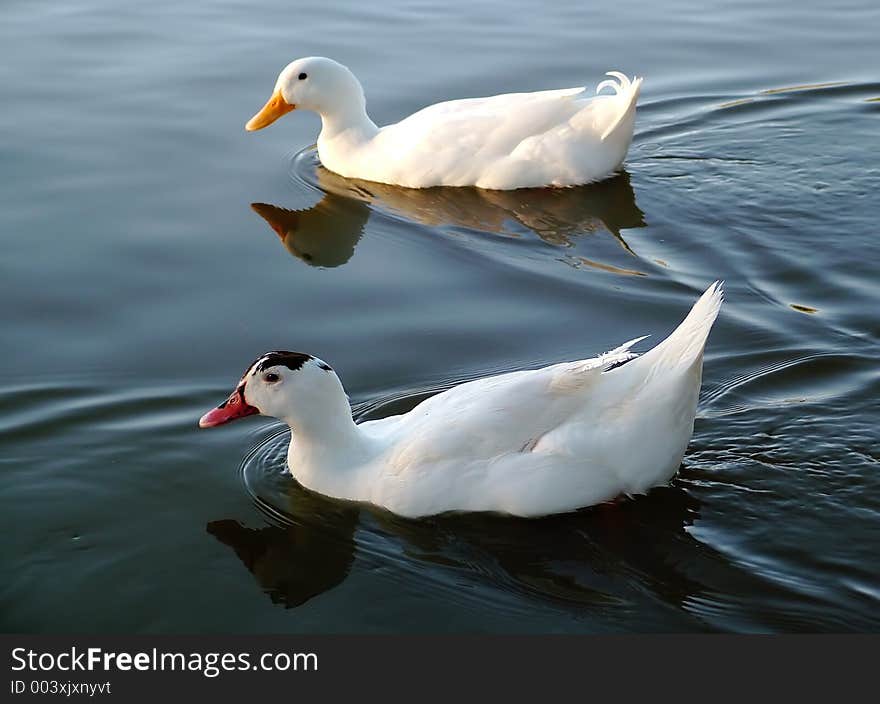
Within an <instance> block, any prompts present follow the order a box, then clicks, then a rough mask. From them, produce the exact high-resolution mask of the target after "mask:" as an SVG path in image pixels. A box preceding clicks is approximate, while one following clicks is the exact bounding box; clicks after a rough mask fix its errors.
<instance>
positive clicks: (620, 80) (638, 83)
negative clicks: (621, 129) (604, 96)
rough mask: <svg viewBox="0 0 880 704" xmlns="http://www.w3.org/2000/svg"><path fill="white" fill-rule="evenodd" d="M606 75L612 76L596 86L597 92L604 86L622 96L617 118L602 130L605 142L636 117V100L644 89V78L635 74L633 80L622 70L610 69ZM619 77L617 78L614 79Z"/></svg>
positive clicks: (619, 96)
mask: <svg viewBox="0 0 880 704" xmlns="http://www.w3.org/2000/svg"><path fill="white" fill-rule="evenodd" d="M605 75H606V76H611V78H609V79H606V80H604V81H602V82H601V83H600V84H599V85H598V86H596V93H597V94H598V93H600V92H601V91H602V89H603V88H612V89H613V90H614V93H615V95H616V96H618V98H620V103H621V105H620V111H619V112H618V113H617V115H616V116H615V118H614V119H613V120H612V121H611V122H610V123H609V124H608V126H607V127H606V128H605V130H604V131H603V132H602V141H603V142H604V141H605V140H606V139H607V138H608V136H609V135H611V134H612V133H613V132H614V131H615V130H616V129H617V128H618V126H619V125H620V124H621V123H622V122H624V121H626V120H628V119H630V118H634V116H635V111H636V101H637V100H638V98H639V92H640V91H641V89H642V80H643V79H642V78H640V77H639V76H634V77H633V78H632V80H630V78H629V77H627V76H626V75H625V74H623V73H621V72H620V71H608V73H606V74H605ZM612 79H617V80H612Z"/></svg>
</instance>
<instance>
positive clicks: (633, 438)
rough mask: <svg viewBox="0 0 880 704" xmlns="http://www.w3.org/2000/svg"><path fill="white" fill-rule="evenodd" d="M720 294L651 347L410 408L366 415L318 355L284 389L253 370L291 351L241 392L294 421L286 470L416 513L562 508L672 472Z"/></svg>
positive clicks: (708, 295)
mask: <svg viewBox="0 0 880 704" xmlns="http://www.w3.org/2000/svg"><path fill="white" fill-rule="evenodd" d="M721 300H722V297H721V288H720V285H718V284H713V285H712V286H711V287H710V288H709V289H708V290H707V291H706V292H705V293H704V294H703V296H702V297H701V298H700V300H699V301H698V302H697V303H696V304H695V305H694V307H693V309H692V310H691V312H690V314H689V315H688V316H687V318H686V319H685V320H684V322H683V323H682V324H681V325H680V326H679V327H678V328H677V329H676V330H675V331H674V332H673V333H672V335H670V336H669V337H668V338H667V339H666V340H665V341H664V342H662V343H661V344H659V345H658V346H656V347H655V348H653V349H652V350H650V351H649V352H647V353H645V354H644V355H642V356H637V355H635V354H634V353H632V352H630V351H629V349H630V347H631V346H632V345H633V344H635V343H636V342H638V341H639V340H641V339H644V338H638V339H637V340H632V341H630V342H628V343H626V344H624V345H622V346H621V347H618V348H617V349H615V350H612V351H611V352H608V353H606V354H604V355H601V356H599V357H596V358H594V359H589V360H582V361H577V362H568V363H563V364H556V365H553V366H550V367H546V368H544V369H537V370H531V371H520V372H513V373H509V374H502V375H499V376H493V377H488V378H484V379H479V380H477V381H472V382H468V383H465V384H462V385H460V386H456V387H454V388H452V389H450V390H448V391H445V392H442V393H439V394H437V395H436V396H433V397H431V398H429V399H427V400H426V401H424V402H422V403H421V404H419V405H418V406H416V407H415V408H414V409H413V410H412V411H410V412H409V413H406V414H403V415H399V416H394V417H391V418H385V419H382V420H375V421H367V422H364V423H361V424H359V425H356V424H355V423H354V422H353V421H352V418H351V411H350V407H349V405H348V401H347V398H346V397H345V395H344V391H343V389H342V385H341V383H340V382H339V379H338V377H336V375H335V374H334V373H333V372H332V370H329V367H327V365H325V364H323V363H322V362H320V360H316V359H315V358H311V357H309V358H308V359H309V360H313V362H314V363H312V362H307V363H303V364H301V367H300V368H298V369H297V371H296V372H295V374H294V377H295V380H294V381H292V382H290V389H289V393H290V394H291V395H290V396H289V397H286V399H287V400H282V396H281V394H282V390H279V391H277V394H276V396H274V397H273V396H271V395H268V396H267V394H266V390H265V389H263V388H261V387H260V385H259V382H258V381H253V382H252V381H251V379H252V378H254V379H257V380H259V379H260V376H259V375H260V374H262V373H264V372H265V369H266V368H267V365H270V364H272V363H275V360H274V359H273V358H271V355H272V354H280V353H270V355H267V356H266V357H264V358H261V360H257V362H255V363H254V365H252V366H251V368H250V369H249V370H248V372H246V374H245V376H244V377H243V380H242V385H241V386H240V387H239V391H238V393H239V394H240V396H241V399H242V403H245V404H246V405H248V404H249V405H250V406H252V407H253V408H252V411H253V412H257V409H259V411H260V412H263V413H265V414H269V415H275V416H276V417H280V418H282V419H283V420H285V421H287V422H288V424H289V425H290V427H291V434H292V437H291V443H290V448H289V451H288V466H289V469H290V471H291V473H292V474H293V476H294V477H295V478H296V479H297V480H298V481H299V482H300V483H302V484H303V485H304V486H306V487H308V488H309V489H312V490H314V491H317V492H319V493H322V494H326V495H328V496H333V497H337V498H341V499H350V500H355V501H365V502H369V503H372V504H375V505H377V506H382V507H384V508H386V509H388V510H390V511H393V512H394V513H397V514H400V515H403V516H408V517H418V516H426V515H432V514H438V513H443V512H446V511H497V512H502V513H508V514H514V515H517V516H541V515H546V514H552V513H561V512H566V511H571V510H573V509H577V508H580V507H583V506H589V505H592V504H596V503H600V502H603V501H607V500H610V499H613V498H615V497H617V496H619V495H621V494H626V495H631V494H638V493H643V492H645V491H647V490H648V489H650V488H651V487H654V486H657V485H660V484H663V483H665V482H667V481H668V480H669V479H670V478H671V477H672V476H673V475H674V474H675V472H676V471H677V469H678V467H679V465H680V463H681V460H682V457H683V456H684V452H685V448H686V447H687V444H688V442H689V440H690V437H691V434H692V432H693V423H694V416H695V413H696V408H697V399H698V396H699V391H700V382H701V375H702V363H703V348H704V345H705V343H706V338H707V336H708V334H709V330H710V329H711V327H712V324H713V322H714V321H715V318H716V316H717V315H718V310H719V308H720V305H721ZM285 354H290V353H285ZM624 362H626V364H623V363H624ZM282 364H283V362H282ZM616 365H621V366H616ZM294 366H295V365H294ZM273 369H274V370H277V369H278V367H277V365H276V366H275V367H273ZM319 372H320V373H319ZM273 373H274V372H273ZM284 382H285V383H288V381H287V380H284ZM251 384H254V386H253V387H252V386H251ZM272 393H275V392H274V391H273V392H272ZM284 393H285V394H286V393H288V392H287V391H285V392H284ZM234 397H235V394H233V397H230V401H229V402H227V403H235V401H234ZM294 399H297V401H298V402H295V401H294ZM225 405H226V404H224V406H225ZM267 409H271V410H267ZM230 413H232V417H236V415H235V414H236V413H238V412H237V411H234V410H233V411H230V410H229V409H228V407H227V408H226V409H224V408H223V407H221V408H220V409H217V410H215V411H211V412H210V413H209V414H207V415H206V416H205V417H204V418H203V421H202V424H203V425H205V426H210V425H218V424H220V423H222V422H226V420H229V419H231V418H229V417H227V416H229V414H230ZM212 414H219V415H218V416H216V417H214V416H212Z"/></svg>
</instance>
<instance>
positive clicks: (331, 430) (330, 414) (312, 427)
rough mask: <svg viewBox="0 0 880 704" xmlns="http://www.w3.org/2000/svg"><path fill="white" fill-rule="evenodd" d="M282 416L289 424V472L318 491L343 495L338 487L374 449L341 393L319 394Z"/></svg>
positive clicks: (342, 484)
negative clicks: (317, 396)
mask: <svg viewBox="0 0 880 704" xmlns="http://www.w3.org/2000/svg"><path fill="white" fill-rule="evenodd" d="M282 420H284V421H285V422H286V423H287V425H288V426H290V448H289V449H288V453H287V460H288V466H289V467H290V471H291V473H292V474H293V475H294V477H296V478H297V479H298V480H299V481H300V482H301V483H302V484H304V485H305V486H307V487H309V488H310V489H314V490H316V491H319V492H321V493H326V494H330V495H336V496H343V492H341V491H340V489H339V487H340V486H346V485H347V484H349V483H351V482H352V481H353V476H354V474H355V473H356V472H357V469H358V468H359V467H362V466H364V465H365V464H366V463H367V462H368V461H369V460H370V459H371V458H372V457H373V456H374V455H375V453H376V448H375V447H373V443H372V442H371V441H370V439H369V438H368V437H367V436H366V435H365V434H364V433H363V431H362V430H361V429H360V428H359V427H358V426H357V424H356V423H355V422H354V420H353V419H352V417H351V406H350V405H349V403H348V399H347V398H346V396H345V395H344V394H343V393H340V394H339V395H338V396H335V395H334V396H333V397H332V398H322V399H321V400H320V401H319V402H317V403H315V404H309V406H308V407H306V408H303V409H301V410H300V411H299V412H295V413H291V415H289V416H288V417H285V418H283V419H282Z"/></svg>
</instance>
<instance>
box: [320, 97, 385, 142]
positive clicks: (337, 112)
mask: <svg viewBox="0 0 880 704" xmlns="http://www.w3.org/2000/svg"><path fill="white" fill-rule="evenodd" d="M320 115H321V136H320V137H319V138H318V144H319V146H320V144H321V142H330V141H335V140H340V139H343V140H345V141H346V142H352V143H353V144H354V143H358V142H365V141H367V140H369V139H372V138H373V137H374V136H376V134H377V133H378V132H379V128H378V127H376V124H375V123H374V122H373V121H372V120H371V119H370V117H369V115H367V109H366V104H365V102H364V101H363V100H352V101H351V102H348V103H345V104H343V105H339V106H336V107H334V109H332V110H326V111H323V112H321V113H320Z"/></svg>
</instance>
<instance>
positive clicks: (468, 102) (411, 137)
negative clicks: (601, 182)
mask: <svg viewBox="0 0 880 704" xmlns="http://www.w3.org/2000/svg"><path fill="white" fill-rule="evenodd" d="M583 91H584V89H583V88H566V89H562V90H549V91H540V92H536V93H507V94H503V95H495V96H491V97H487V98H467V99H463V100H451V101H447V102H443V103H437V104H436V105H431V106H428V107H426V108H424V109H422V110H419V111H418V112H416V113H414V114H412V115H410V116H409V117H407V118H405V119H404V120H401V121H400V122H398V123H396V124H393V125H388V126H387V127H383V128H382V129H381V131H380V133H379V135H378V136H377V138H376V142H375V144H376V146H377V148H378V149H379V150H380V152H381V154H382V155H383V158H384V159H385V160H386V168H390V169H392V170H394V172H395V175H394V177H393V178H394V179H395V180H397V181H402V182H405V183H403V184H402V185H410V186H417V187H422V186H429V185H465V184H471V185H473V184H474V183H476V182H477V181H478V180H479V178H480V175H481V174H482V173H484V172H485V170H486V169H487V168H488V167H489V166H490V165H491V164H492V163H494V162H495V161H496V160H497V159H499V158H501V157H503V156H504V155H509V154H510V153H511V152H513V150H514V149H516V147H517V145H518V144H520V143H521V142H522V141H523V139H525V138H527V137H528V136H529V135H535V134H541V133H543V132H546V131H548V130H551V129H553V128H554V126H557V125H559V124H561V123H564V122H565V121H566V120H568V119H570V118H571V117H572V116H573V115H575V114H576V113H577V112H578V110H580V101H579V100H578V99H577V96H579V95H581V94H582V93H583ZM378 180H381V179H378Z"/></svg>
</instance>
